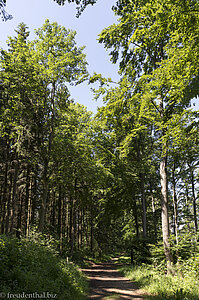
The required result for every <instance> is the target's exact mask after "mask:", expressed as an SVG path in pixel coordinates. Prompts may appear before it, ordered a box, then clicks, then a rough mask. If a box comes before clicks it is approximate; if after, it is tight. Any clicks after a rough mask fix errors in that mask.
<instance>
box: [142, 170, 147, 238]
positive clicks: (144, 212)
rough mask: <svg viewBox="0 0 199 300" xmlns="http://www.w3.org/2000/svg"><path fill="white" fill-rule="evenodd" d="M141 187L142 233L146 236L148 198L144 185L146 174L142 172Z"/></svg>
mask: <svg viewBox="0 0 199 300" xmlns="http://www.w3.org/2000/svg"><path fill="white" fill-rule="evenodd" d="M140 181H141V182H140V188H141V201H142V233H143V237H144V238H146V236H147V231H146V198H145V186H144V174H142V173H141V174H140Z"/></svg>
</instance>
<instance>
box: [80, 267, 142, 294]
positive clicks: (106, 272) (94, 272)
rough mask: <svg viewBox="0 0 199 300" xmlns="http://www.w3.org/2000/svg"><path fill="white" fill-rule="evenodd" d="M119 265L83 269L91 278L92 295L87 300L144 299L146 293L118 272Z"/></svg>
mask: <svg viewBox="0 0 199 300" xmlns="http://www.w3.org/2000/svg"><path fill="white" fill-rule="evenodd" d="M118 265H119V264H118V263H117V264H116V263H114V262H113V261H112V262H110V263H100V264H94V263H92V264H91V266H90V267H88V268H85V269H82V271H83V272H84V273H85V275H86V276H87V277H88V278H89V286H90V294H89V296H88V298H87V299H103V300H120V299H136V300H143V299H144V297H143V296H144V294H145V293H144V292H143V291H142V290H140V289H138V287H137V285H136V283H135V282H132V281H129V280H128V279H127V278H125V277H123V276H122V274H121V273H120V272H119V271H118V270H117V266H118Z"/></svg>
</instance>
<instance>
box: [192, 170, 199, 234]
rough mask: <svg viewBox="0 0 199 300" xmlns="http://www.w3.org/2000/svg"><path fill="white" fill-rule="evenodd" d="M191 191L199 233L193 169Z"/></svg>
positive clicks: (195, 222)
mask: <svg viewBox="0 0 199 300" xmlns="http://www.w3.org/2000/svg"><path fill="white" fill-rule="evenodd" d="M191 190H192V199H193V213H194V226H195V231H196V232H198V220H197V208H196V194H195V183H194V172H193V168H192V167H191Z"/></svg>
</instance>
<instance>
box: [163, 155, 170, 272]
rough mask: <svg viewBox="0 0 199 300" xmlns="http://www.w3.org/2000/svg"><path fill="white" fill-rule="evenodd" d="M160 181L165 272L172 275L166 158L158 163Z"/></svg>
mask: <svg viewBox="0 0 199 300" xmlns="http://www.w3.org/2000/svg"><path fill="white" fill-rule="evenodd" d="M160 181H161V194H162V201H161V207H162V235H163V245H164V253H165V257H166V261H167V272H168V274H169V273H172V255H171V249H170V243H169V216H168V188H167V185H168V183H167V156H166V155H165V156H164V157H162V159H161V162H160Z"/></svg>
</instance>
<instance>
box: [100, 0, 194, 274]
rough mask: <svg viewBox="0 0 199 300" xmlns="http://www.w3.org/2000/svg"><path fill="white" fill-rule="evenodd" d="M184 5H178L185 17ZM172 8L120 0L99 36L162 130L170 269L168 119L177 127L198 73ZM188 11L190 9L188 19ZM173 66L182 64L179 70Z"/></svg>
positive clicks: (162, 175)
mask: <svg viewBox="0 0 199 300" xmlns="http://www.w3.org/2000/svg"><path fill="white" fill-rule="evenodd" d="M185 6H186V5H185ZM185 6H184V5H183V4H182V5H181V6H180V11H181V12H182V13H183V16H184V15H185V10H184V9H185V8H186V7H185ZM176 11H178V15H179V7H178V6H177V4H176V3H174V4H171V3H170V2H168V1H163V2H162V1H161V2H159V1H153V2H146V3H145V2H142V1H118V2H117V4H116V6H115V8H114V12H115V13H116V15H118V16H119V23H118V24H117V25H115V24H114V25H112V26H110V27H109V28H107V29H104V30H103V31H102V33H101V35H100V37H99V41H100V42H101V43H104V45H105V47H106V48H107V49H109V48H112V50H111V52H110V55H111V60H112V61H113V63H115V62H117V61H118V60H120V70H121V72H122V73H123V74H125V75H126V76H127V77H128V78H129V81H131V82H132V84H133V83H134V87H133V95H134V98H136V99H140V100H139V101H140V102H141V109H140V116H139V118H140V119H142V118H145V119H147V120H153V122H155V126H156V130H157V131H158V132H159V134H160V139H161V143H162V153H161V159H160V182H161V191H162V201H161V203H162V232H163V244H164V249H165V256H166V260H167V263H168V272H170V271H171V269H172V267H171V265H172V256H171V250H170V245H169V216H168V177H167V176H168V175H167V160H168V147H169V136H170V135H171V134H172V132H173V133H174V131H173V130H175V129H174V127H173V126H170V124H171V123H172V122H173V123H175V124H176V126H177V123H176V121H177V119H178V118H179V119H178V121H179V120H180V119H181V118H182V119H183V109H185V108H186V107H187V106H188V105H189V103H190V99H191V97H193V96H195V95H196V94H195V93H194V94H193V93H192V94H190V93H189V97H187V94H188V91H190V89H189V86H190V84H194V82H195V81H197V78H198V69H197V68H195V69H194V72H192V71H193V70H192V68H190V67H188V66H189V62H190V59H192V61H193V66H194V65H195V59H196V58H195V57H194V58H193V57H192V58H191V56H190V55H191V53H193V52H192V51H193V47H195V46H193V45H195V43H194V42H193V43H191V45H192V46H190V38H189V35H188V34H186V35H185V36H184V37H182V35H180V34H179V31H178V29H179V24H178V23H177V21H176V19H175V18H172V16H173V15H175V13H177V12H176ZM192 14H193V11H191V9H190V10H189V14H188V17H187V19H188V21H190V18H191V16H192ZM170 16H171V18H172V20H171V21H170ZM184 27H185V26H184ZM196 32H197V29H196V30H195V33H196ZM188 41H189V45H188V44H187V42H188ZM179 45H180V46H179ZM179 52H181V55H180V56H179ZM171 53H172V56H171ZM174 53H175V54H174ZM182 53H186V54H185V55H182ZM197 53H198V52H197ZM173 54H174V56H173ZM177 56H178V59H177ZM173 57H175V58H174V60H173ZM175 59H176V61H175ZM179 60H181V62H179ZM177 66H180V71H181V74H180V73H179V68H178V67H177ZM174 68H175V70H174ZM177 74H178V77H177V78H176V76H177ZM179 85H180V88H179ZM132 101H135V100H132ZM176 115H178V118H176ZM171 128H172V132H171ZM176 129H177V127H176Z"/></svg>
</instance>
